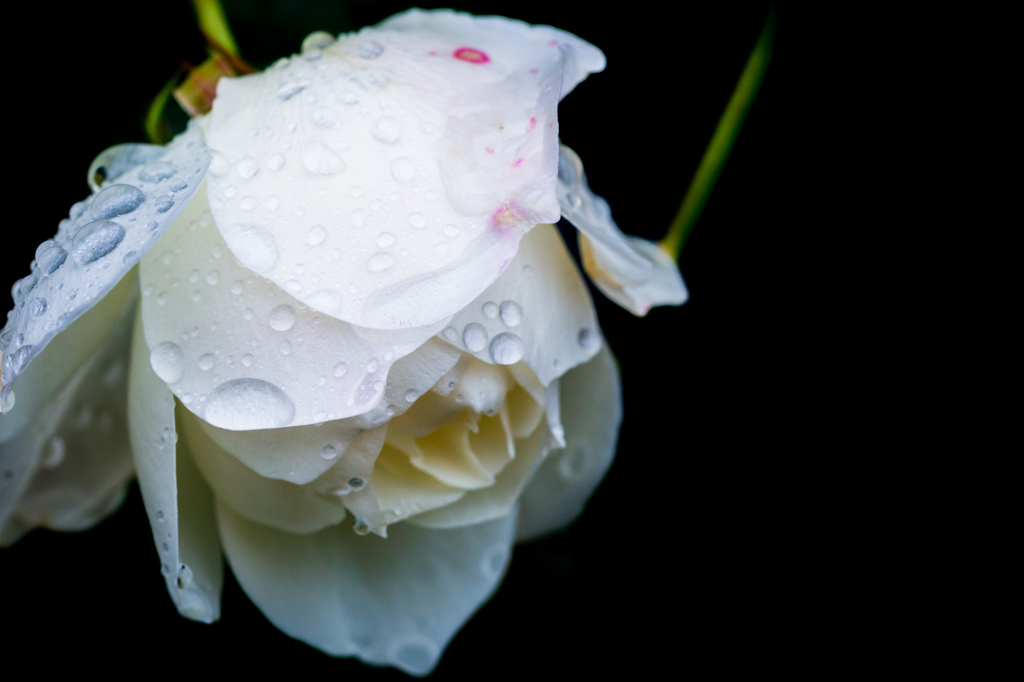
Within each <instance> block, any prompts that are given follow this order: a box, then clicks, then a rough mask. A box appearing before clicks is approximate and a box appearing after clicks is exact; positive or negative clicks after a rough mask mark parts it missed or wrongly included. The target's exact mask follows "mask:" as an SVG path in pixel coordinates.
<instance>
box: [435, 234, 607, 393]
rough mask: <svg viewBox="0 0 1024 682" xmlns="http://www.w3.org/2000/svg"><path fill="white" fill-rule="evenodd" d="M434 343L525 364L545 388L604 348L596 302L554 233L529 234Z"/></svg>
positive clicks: (501, 361)
mask: <svg viewBox="0 0 1024 682" xmlns="http://www.w3.org/2000/svg"><path fill="white" fill-rule="evenodd" d="M438 337H439V338H443V339H444V340H446V341H447V342H448V343H451V344H452V345H453V346H455V347H456V348H459V349H460V350H463V351H465V352H467V353H470V354H471V355H473V356H474V357H476V358H478V359H480V360H483V361H484V362H488V363H491V364H501V365H511V364H514V363H517V362H520V361H522V362H524V363H526V364H527V365H529V367H530V368H531V369H533V371H534V373H536V375H537V377H538V378H539V379H540V380H541V382H542V383H543V384H544V385H545V386H547V385H548V384H550V383H551V381H552V380H553V379H555V378H557V377H559V376H561V375H562V373H564V372H565V371H567V370H569V369H571V368H572V367H575V366H576V365H579V364H580V363H583V362H586V361H587V360H589V359H590V358H592V357H593V356H594V354H595V353H597V351H598V349H599V348H600V347H601V336H600V328H599V327H598V324H597V315H596V313H595V312H594V304H593V301H591V300H590V294H589V292H587V287H586V285H585V284H584V283H583V279H582V278H581V277H580V274H579V271H578V270H577V269H576V265H575V263H573V260H572V257H571V256H570V255H569V252H568V251H567V250H566V248H565V244H564V243H563V242H562V238H561V237H560V236H559V235H558V231H557V230H556V229H555V227H554V226H553V225H538V226H537V227H535V228H534V229H533V230H531V231H530V233H529V234H528V235H526V237H524V238H523V241H522V243H521V245H520V248H519V253H517V254H516V257H515V259H514V260H513V261H512V264H511V265H510V266H509V267H508V269H506V270H505V272H504V273H503V274H502V275H501V277H499V278H498V280H497V281H496V282H495V283H494V284H492V285H491V286H490V287H488V289H487V290H486V291H484V292H483V293H482V294H481V295H480V296H478V297H477V299H476V300H475V301H473V302H472V303H470V304H469V306H467V307H466V309H465V310H463V311H462V312H461V313H459V314H458V315H457V316H456V317H455V319H454V320H452V323H451V325H449V326H448V327H446V328H445V330H444V331H443V332H442V333H441V334H439V335H438Z"/></svg>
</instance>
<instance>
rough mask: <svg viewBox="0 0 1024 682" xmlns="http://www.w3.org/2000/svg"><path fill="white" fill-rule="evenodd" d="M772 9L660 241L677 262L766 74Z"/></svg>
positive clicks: (772, 34) (772, 27) (771, 31)
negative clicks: (676, 211) (675, 212)
mask: <svg viewBox="0 0 1024 682" xmlns="http://www.w3.org/2000/svg"><path fill="white" fill-rule="evenodd" d="M775 23H776V18H775V8H774V7H772V8H771V9H770V10H769V11H768V18H767V19H766V20H765V23H764V28H763V29H761V35H760V36H758V39H757V44H756V45H754V50H753V51H752V52H751V53H750V57H749V58H748V59H747V64H746V66H744V67H743V73H742V74H740V79H739V82H737V83H736V89H735V90H734V91H733V93H732V97H730V98H729V103H728V104H727V105H726V107H725V112H724V113H723V114H722V118H720V119H719V120H718V125H717V126H716V127H715V134H714V135H712V137H711V142H710V143H709V144H708V148H707V149H706V150H705V151H704V157H703V158H702V159H701V160H700V165H699V166H697V172H696V173H694V175H693V180H692V181H691V182H690V187H689V189H687V190H686V196H685V197H683V203H682V204H681V205H680V206H679V213H677V214H676V217H675V220H673V221H672V225H671V226H670V227H669V229H668V234H666V235H665V238H664V239H662V240H661V243H660V246H661V248H662V249H663V250H664V251H665V252H666V253H668V254H669V255H670V256H671V257H672V258H674V259H675V260H676V261H678V260H679V254H680V253H681V252H682V250H683V244H685V243H686V238H687V237H689V236H690V232H691V231H692V230H693V226H694V224H695V223H696V222H697V218H699V217H700V214H701V211H703V210H704V204H706V203H707V200H708V196H709V195H710V194H711V190H712V189H714V187H715V182H717V181H718V176H719V174H721V172H722V167H723V166H725V162H726V160H728V158H729V152H731V151H732V147H733V145H734V144H735V143H736V138H737V137H738V136H739V134H740V128H742V127H743V120H744V119H745V118H746V116H747V112H748V111H749V110H750V105H751V104H753V103H754V98H755V97H756V96H757V91H758V89H759V88H760V87H761V82H762V81H763V80H764V74H765V71H767V69H768V62H769V61H770V60H771V56H772V43H773V40H774V37H775Z"/></svg>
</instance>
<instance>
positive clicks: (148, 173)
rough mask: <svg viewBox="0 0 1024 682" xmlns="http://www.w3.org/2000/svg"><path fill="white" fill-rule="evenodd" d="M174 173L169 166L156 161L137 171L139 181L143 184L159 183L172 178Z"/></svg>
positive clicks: (173, 169)
mask: <svg viewBox="0 0 1024 682" xmlns="http://www.w3.org/2000/svg"><path fill="white" fill-rule="evenodd" d="M176 172H177V171H176V170H175V168H174V166H172V165H171V164H169V163H164V162H163V161H157V162H156V163H151V164H149V165H148V166H146V167H145V168H143V169H142V170H141V171H139V179H140V180H142V181H143V182H160V181H161V180H166V179H167V178H172V177H174V174H175V173H176Z"/></svg>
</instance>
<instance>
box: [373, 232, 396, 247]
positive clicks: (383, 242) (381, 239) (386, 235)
mask: <svg viewBox="0 0 1024 682" xmlns="http://www.w3.org/2000/svg"><path fill="white" fill-rule="evenodd" d="M394 243H395V235H393V234H391V233H390V232H381V233H380V234H379V235H377V246H379V247H380V248H382V249H385V248H387V247H389V246H391V245H392V244H394Z"/></svg>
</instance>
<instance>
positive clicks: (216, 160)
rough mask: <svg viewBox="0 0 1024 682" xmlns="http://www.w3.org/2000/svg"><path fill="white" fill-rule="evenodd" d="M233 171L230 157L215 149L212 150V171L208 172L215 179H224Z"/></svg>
mask: <svg viewBox="0 0 1024 682" xmlns="http://www.w3.org/2000/svg"><path fill="white" fill-rule="evenodd" d="M230 170H231V163H230V162H229V161H228V157H226V156H224V154H222V153H221V152H218V151H217V150H215V149H211V150H210V169H209V170H208V171H207V172H208V173H209V174H210V175H212V176H213V177H215V178H222V177H224V176H225V175H227V174H228V171H230Z"/></svg>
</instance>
